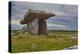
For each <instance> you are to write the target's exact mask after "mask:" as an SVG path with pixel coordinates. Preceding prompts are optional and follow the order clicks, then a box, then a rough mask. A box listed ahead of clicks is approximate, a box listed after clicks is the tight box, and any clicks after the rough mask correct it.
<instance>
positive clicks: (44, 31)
mask: <svg viewBox="0 0 80 54" xmlns="http://www.w3.org/2000/svg"><path fill="white" fill-rule="evenodd" d="M38 25H39V29H38V34H39V35H40V34H47V32H48V31H47V23H46V21H45V20H39V24H38Z"/></svg>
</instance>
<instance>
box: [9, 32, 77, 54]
mask: <svg viewBox="0 0 80 54" xmlns="http://www.w3.org/2000/svg"><path fill="white" fill-rule="evenodd" d="M75 36H77V32H71V31H67V32H66V31H64V32H63V31H49V32H48V35H47V36H46V35H31V34H29V33H27V32H26V33H24V34H23V33H21V32H20V31H16V32H13V34H11V40H12V41H11V44H12V52H13V53H15V52H33V51H48V50H63V49H64V48H68V47H71V46H74V45H77V44H78V43H77V38H72V37H75Z"/></svg>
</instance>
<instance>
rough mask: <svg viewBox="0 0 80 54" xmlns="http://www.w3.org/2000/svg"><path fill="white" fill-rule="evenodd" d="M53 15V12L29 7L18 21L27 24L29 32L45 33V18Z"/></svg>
mask: <svg viewBox="0 0 80 54" xmlns="http://www.w3.org/2000/svg"><path fill="white" fill-rule="evenodd" d="M53 16H55V14H52V13H47V12H44V11H39V10H32V9H29V11H28V12H27V13H26V15H25V16H24V19H22V20H21V21H20V23H21V24H27V32H29V33H31V34H39V35H40V34H47V23H46V21H45V19H48V18H49V17H53Z"/></svg>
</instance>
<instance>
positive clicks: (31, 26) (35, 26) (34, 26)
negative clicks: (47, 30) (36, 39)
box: [27, 18, 38, 34]
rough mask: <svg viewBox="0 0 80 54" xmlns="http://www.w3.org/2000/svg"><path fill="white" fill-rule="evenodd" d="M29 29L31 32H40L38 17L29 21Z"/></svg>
mask: <svg viewBox="0 0 80 54" xmlns="http://www.w3.org/2000/svg"><path fill="white" fill-rule="evenodd" d="M27 31H28V32H29V33H31V34H38V18H36V19H34V20H32V21H31V22H29V23H27Z"/></svg>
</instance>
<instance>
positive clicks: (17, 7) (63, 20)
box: [11, 1, 78, 30]
mask: <svg viewBox="0 0 80 54" xmlns="http://www.w3.org/2000/svg"><path fill="white" fill-rule="evenodd" d="M29 9H33V10H42V11H46V12H50V13H54V14H56V16H54V17H51V18H49V19H48V20H46V21H47V25H48V30H77V27H78V25H77V19H78V6H77V5H66V4H49V3H30V2H19V1H13V2H12V12H11V24H12V25H11V28H12V29H21V28H22V27H23V25H21V24H20V23H19V21H20V20H21V19H23V17H24V15H25V14H26V12H27V11H28V10H29Z"/></svg>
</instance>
